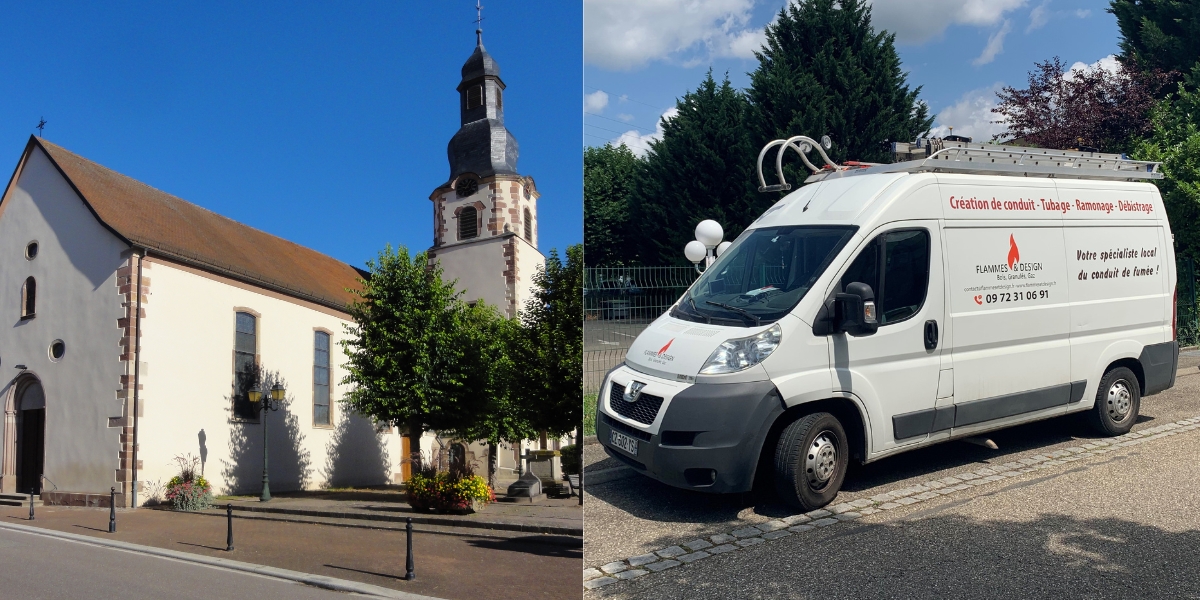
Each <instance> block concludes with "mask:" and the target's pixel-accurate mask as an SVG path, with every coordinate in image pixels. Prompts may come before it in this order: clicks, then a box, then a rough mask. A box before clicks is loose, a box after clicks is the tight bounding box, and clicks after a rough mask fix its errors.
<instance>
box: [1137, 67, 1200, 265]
mask: <svg viewBox="0 0 1200 600" xmlns="http://www.w3.org/2000/svg"><path fill="white" fill-rule="evenodd" d="M1151 120H1152V122H1153V131H1152V133H1151V135H1150V136H1149V137H1148V138H1147V139H1145V140H1144V141H1142V142H1141V143H1140V144H1139V145H1138V147H1137V149H1136V150H1135V151H1134V153H1133V156H1134V158H1137V159H1139V160H1152V161H1159V162H1162V163H1163V164H1162V171H1163V174H1164V178H1163V179H1160V180H1157V181H1155V182H1154V183H1155V184H1157V185H1158V187H1159V191H1160V192H1161V193H1162V197H1163V202H1164V203H1165V204H1166V205H1167V218H1168V219H1169V220H1170V222H1171V226H1172V227H1171V228H1172V232H1173V233H1174V235H1175V253H1176V255H1177V256H1180V257H1183V256H1189V257H1191V258H1192V259H1193V260H1196V261H1200V228H1198V227H1197V224H1198V223H1200V92H1194V91H1188V90H1187V89H1185V88H1184V86H1182V85H1181V86H1179V88H1178V90H1177V92H1176V93H1175V94H1174V95H1171V96H1168V97H1167V98H1166V99H1165V100H1164V101H1163V102H1162V103H1161V104H1160V105H1159V106H1158V107H1157V108H1156V109H1155V110H1154V113H1153V116H1152V119H1151Z"/></svg>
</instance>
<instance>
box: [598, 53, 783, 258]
mask: <svg viewBox="0 0 1200 600" xmlns="http://www.w3.org/2000/svg"><path fill="white" fill-rule="evenodd" d="M675 108H676V110H677V111H678V113H677V114H675V115H674V116H673V117H671V118H670V119H664V120H663V124H662V129H663V135H662V139H660V140H657V141H655V142H653V143H651V145H650V151H649V152H648V153H647V155H646V158H645V165H644V168H643V169H642V171H641V174H640V177H639V178H638V180H637V188H636V190H635V192H634V195H633V199H632V211H631V212H632V219H633V222H634V223H638V224H641V225H643V226H642V227H633V228H631V229H632V230H633V231H637V232H639V235H638V236H637V238H636V239H635V240H633V242H632V243H631V244H629V245H628V246H627V248H630V249H629V250H625V253H626V257H627V259H628V260H629V261H630V262H641V263H643V264H650V265H671V264H676V265H687V264H689V263H688V262H687V259H686V258H684V256H683V247H684V245H686V244H687V243H688V242H689V241H691V240H693V239H695V236H694V233H693V231H694V230H695V228H696V224H697V223H699V222H700V221H702V220H704V219H715V220H716V221H717V222H719V223H721V224H722V225H723V226H724V227H725V228H726V231H727V234H726V237H727V238H729V239H732V237H731V236H735V235H737V234H738V233H740V232H741V231H742V229H744V228H745V227H746V226H747V225H749V224H750V223H751V222H752V221H753V220H754V219H755V218H756V217H757V216H758V213H759V212H761V210H762V209H765V208H766V207H767V206H770V204H771V203H772V202H774V199H773V198H769V197H766V196H762V197H760V195H759V194H757V192H756V191H755V189H756V186H755V184H754V164H755V159H756V158H757V152H758V149H757V148H756V147H755V145H754V144H753V142H751V140H750V138H749V135H748V130H747V126H746V117H747V111H748V108H749V105H748V103H747V101H746V97H745V95H744V94H743V93H742V92H740V91H738V90H736V89H734V88H733V86H732V85H731V84H730V83H729V79H728V77H726V78H725V79H724V80H723V81H722V82H721V83H720V84H718V83H717V82H716V81H715V80H714V79H713V77H712V72H711V71H709V73H708V74H707V75H706V76H705V78H704V81H702V82H701V83H700V86H699V87H697V88H696V89H695V90H694V91H691V92H688V93H686V94H684V96H683V98H681V99H679V101H677V102H676V104H675ZM651 232H652V233H651ZM591 246H592V240H591V238H588V247H589V248H591ZM590 251H591V250H589V252H590Z"/></svg>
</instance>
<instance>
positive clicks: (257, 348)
mask: <svg viewBox="0 0 1200 600" xmlns="http://www.w3.org/2000/svg"><path fill="white" fill-rule="evenodd" d="M238 313H246V314H248V315H250V316H252V317H254V364H255V365H256V366H262V313H260V312H258V311H257V310H254V309H253V308H250V307H247V306H235V307H233V345H232V348H231V351H230V355H231V356H232V358H233V364H232V368H231V369H230V370H231V372H232V373H233V382H232V383H231V384H230V388H229V389H230V395H229V408H230V418H229V420H230V421H231V422H234V423H261V422H262V411H261V410H260V411H258V412H256V413H255V414H254V417H253V418H250V417H243V416H239V415H238V414H237V412H236V409H235V407H234V404H235V403H236V402H237V374H238V371H237V355H238V351H237V334H238V331H237V315H238Z"/></svg>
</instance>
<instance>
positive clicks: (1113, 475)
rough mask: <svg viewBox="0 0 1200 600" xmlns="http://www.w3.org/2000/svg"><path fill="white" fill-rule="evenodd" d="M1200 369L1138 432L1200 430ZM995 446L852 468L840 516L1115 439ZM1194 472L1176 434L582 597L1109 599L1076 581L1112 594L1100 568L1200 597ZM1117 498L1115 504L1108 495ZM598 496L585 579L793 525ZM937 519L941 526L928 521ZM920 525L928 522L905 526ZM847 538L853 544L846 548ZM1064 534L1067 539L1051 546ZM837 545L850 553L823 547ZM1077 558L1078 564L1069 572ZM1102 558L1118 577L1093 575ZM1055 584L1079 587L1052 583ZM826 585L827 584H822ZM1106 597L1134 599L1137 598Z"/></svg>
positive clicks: (759, 515)
mask: <svg viewBox="0 0 1200 600" xmlns="http://www.w3.org/2000/svg"><path fill="white" fill-rule="evenodd" d="M1198 363H1200V356H1198V355H1197V353H1195V352H1192V353H1189V355H1187V356H1185V357H1183V359H1181V365H1180V366H1181V369H1180V373H1179V377H1178V379H1177V383H1176V386H1175V388H1173V389H1171V390H1168V391H1166V392H1163V393H1161V394H1158V395H1155V396H1151V397H1149V398H1146V399H1145V400H1144V401H1143V404H1142V411H1141V412H1142V417H1141V418H1140V419H1139V422H1138V423H1137V424H1136V425H1135V427H1134V431H1135V432H1138V431H1146V430H1151V429H1154V428H1156V427H1159V426H1162V425H1164V424H1168V423H1171V422H1174V421H1177V420H1180V419H1186V418H1190V417H1196V416H1200V370H1197V364H1198ZM991 437H992V439H993V440H995V441H996V443H997V444H998V445H999V446H1000V449H999V450H989V449H986V448H982V447H979V446H974V445H970V444H967V443H963V442H949V443H946V444H941V445H937V446H933V447H931V448H927V449H923V450H918V451H914V452H910V453H906V454H903V455H900V456H896V457H892V458H889V459H885V460H881V461H879V462H877V463H872V464H871V465H867V466H865V467H862V468H859V469H855V470H854V471H852V473H851V474H850V476H849V477H848V478H847V481H846V484H845V487H844V489H843V492H842V493H841V494H839V496H838V498H837V499H836V500H835V503H850V502H855V501H858V502H863V503H866V504H870V502H869V499H871V498H873V497H875V498H877V497H879V495H880V494H883V493H887V492H889V491H894V490H898V489H903V488H908V487H911V486H918V485H920V484H921V483H922V482H928V481H930V480H935V479H942V478H947V477H953V476H955V475H956V474H963V473H970V472H972V471H973V470H977V469H980V468H981V467H982V468H987V467H988V466H995V465H1001V464H1013V463H1014V462H1017V461H1029V460H1030V457H1035V456H1046V455H1051V454H1054V453H1060V454H1061V453H1065V451H1066V450H1067V449H1076V448H1078V447H1079V446H1081V445H1085V444H1086V445H1091V444H1089V443H1097V444H1098V443H1102V442H1103V440H1104V438H1100V437H1098V436H1096V435H1095V434H1093V433H1092V432H1091V431H1090V430H1089V429H1088V428H1087V426H1086V425H1084V424H1082V423H1080V421H1079V419H1078V418H1075V417H1064V418H1059V419H1053V420H1050V421H1045V422H1041V423H1035V424H1030V425H1026V426H1021V427H1015V428H1011V429H1008V430H1004V431H1001V432H996V433H994V434H992V435H991ZM597 450H599V451H600V452H603V451H602V450H601V449H600V448H599V447H598V446H596V445H592V446H589V447H588V448H587V452H588V455H587V456H586V458H585V462H587V463H588V464H589V472H599V471H605V470H609V469H612V468H614V467H616V465H615V464H613V463H614V461H612V460H611V459H608V460H606V459H604V458H603V456H601V455H599V454H598V453H597V452H596V451H597ZM1197 457H1200V431H1197V432H1194V433H1193V432H1187V433H1181V434H1179V435H1178V436H1174V437H1168V438H1165V439H1162V440H1154V441H1153V442H1152V443H1147V444H1145V445H1143V446H1137V447H1136V448H1120V451H1113V452H1112V453H1111V454H1104V455H1102V456H1094V457H1088V458H1085V459H1082V460H1080V461H1079V462H1077V463H1075V462H1073V463H1071V465H1070V467H1071V468H1066V467H1056V469H1057V470H1055V471H1053V472H1047V473H1045V474H1039V473H1030V474H1023V475H1019V476H1017V477H1014V478H1012V479H1007V480H1005V481H1002V482H996V483H991V484H989V485H986V486H979V487H974V488H972V489H967V490H964V491H960V492H956V493H955V494H953V495H950V496H946V497H942V498H938V499H937V500H928V501H925V502H922V503H921V504H919V505H918V506H919V509H914V508H911V507H906V508H902V509H899V510H889V511H886V512H881V513H878V514H873V515H869V516H865V517H863V518H862V519H861V521H856V522H855V523H853V524H843V525H845V526H844V527H843V526H842V525H839V527H830V528H829V529H828V530H826V529H818V530H817V531H814V532H812V533H810V534H806V535H805V536H795V538H796V539H792V537H787V539H779V540H773V541H769V542H767V543H764V544H762V545H761V546H755V547H753V548H745V549H739V550H738V551H737V552H729V553H727V554H723V555H719V556H712V557H709V558H705V559H704V560H702V561H698V562H696V563H695V564H684V565H680V566H678V567H674V568H672V569H671V570H670V571H664V572H662V573H649V574H648V575H646V576H644V577H641V576H639V577H638V578H637V579H635V580H633V581H622V582H620V583H616V584H613V585H610V586H605V587H603V588H599V589H595V590H590V591H588V592H587V596H588V597H592V596H596V597H600V596H604V597H609V596H612V597H619V598H624V597H630V598H633V597H638V598H641V597H648V598H682V597H687V598H695V597H748V598H753V597H763V598H774V597H797V598H803V597H808V596H810V595H811V596H816V595H822V596H833V597H855V596H857V597H924V596H929V595H931V594H936V595H948V596H984V597H987V596H995V595H996V594H997V593H999V590H1004V589H1007V587H1006V586H1016V587H1013V589H1014V590H1018V591H1016V592H1014V593H1013V594H1007V593H1005V594H1003V595H1005V596H1011V597H1026V596H1029V597H1036V596H1040V595H1043V591H1045V593H1046V594H1049V593H1050V592H1051V591H1056V593H1067V594H1068V595H1072V594H1074V597H1079V596H1084V597H1108V596H1109V592H1108V591H1107V589H1108V588H1104V587H1086V586H1083V584H1082V583H1080V582H1081V581H1083V580H1084V579H1086V578H1085V577H1084V575H1085V574H1089V573H1091V575H1092V576H1094V577H1099V578H1100V579H1101V580H1105V581H1107V580H1106V579H1104V577H1109V576H1108V575H1105V576H1104V577H1100V576H1099V575H1095V573H1109V572H1110V571H1108V570H1105V569H1109V568H1110V567H1111V569H1115V571H1111V572H1113V573H1126V574H1127V575H1130V573H1132V571H1131V570H1136V571H1137V573H1136V574H1134V575H1130V576H1127V577H1126V578H1125V580H1128V581H1132V582H1137V583H1139V584H1141V585H1149V584H1151V583H1155V584H1157V585H1161V586H1166V587H1164V588H1163V589H1164V590H1170V593H1169V594H1164V595H1166V596H1173V597H1188V594H1192V593H1196V594H1197V596H1196V597H1200V590H1196V591H1193V589H1192V588H1189V587H1187V586H1188V582H1190V581H1191V580H1193V579H1196V580H1200V576H1194V575H1192V573H1196V572H1200V569H1196V567H1197V566H1200V565H1198V564H1197V563H1196V562H1194V561H1195V560H1198V559H1193V558H1190V557H1191V556H1194V555H1196V553H1195V552H1194V551H1192V548H1194V547H1196V542H1198V541H1200V539H1195V538H1194V537H1193V536H1197V535H1200V534H1198V533H1197V531H1200V511H1198V510H1196V509H1197V508H1198V507H1197V503H1196V496H1195V494H1196V492H1195V491H1194V489H1193V488H1194V487H1195V486H1194V484H1192V483H1191V482H1194V481H1198V480H1200V479H1198V478H1197V475H1198V474H1200V473H1197V472H1195V471H1194V469H1195V468H1196V467H1195V465H1194V464H1193V463H1195V459H1196V458H1197ZM1081 468H1082V469H1083V470H1080V469H1081ZM609 473H610V474H611V471H609ZM1106 491H1110V492H1112V493H1110V494H1107V495H1106V494H1105V492H1106ZM587 492H588V493H589V495H590V497H589V498H587V502H586V505H585V510H586V513H585V519H586V521H587V528H586V531H585V566H587V567H600V566H602V565H605V564H606V563H609V562H610V561H620V560H622V559H628V558H629V557H635V556H639V555H644V554H646V553H650V552H654V551H661V550H662V549H665V548H671V547H673V545H679V544H685V543H686V542H687V541H689V540H695V539H697V538H705V537H707V536H712V535H719V534H724V533H729V532H731V531H733V530H736V529H737V528H739V527H740V528H745V527H748V526H754V525H763V524H768V523H770V522H772V521H775V522H777V520H778V519H781V518H784V517H786V516H788V515H791V514H792V513H793V512H794V511H791V510H789V509H787V508H786V507H783V506H781V505H779V504H778V503H776V502H775V501H774V499H773V498H772V497H771V495H770V493H769V492H762V493H749V494H745V495H740V496H713V495H707V494H699V493H694V492H688V491H684V490H677V489H674V488H669V487H667V486H663V485H661V484H658V483H657V482H654V481H653V480H650V479H647V478H645V477H642V476H640V475H636V474H632V476H627V477H624V478H618V479H615V480H612V481H609V482H608V483H603V484H591V485H589V486H588V488H587ZM931 510H936V511H937V512H936V514H930V513H929V512H928V511H931ZM864 512H866V511H864ZM917 512H920V513H921V514H922V515H926V516H922V517H920V518H913V517H911V516H909V515H908V514H907V513H913V514H915V513H917ZM997 519H999V520H997ZM1004 519H1007V520H1004ZM860 523H861V524H860ZM864 527H866V529H863V528H864ZM850 530H854V531H855V533H853V534H851V533H848V532H849V531H850ZM859 530H862V531H859ZM1054 532H1059V533H1061V535H1059V534H1058V533H1055V534H1054V535H1050V534H1051V533H1054ZM1064 536H1065V537H1064ZM826 537H828V538H829V539H830V540H842V541H840V542H837V543H834V542H832V541H830V542H829V543H828V545H826V546H822V544H824V543H825V542H824V541H823V540H825V539H826ZM800 538H803V539H800ZM1110 538H1111V539H1110ZM793 546H794V547H793ZM1172 549H1174V552H1175V553H1181V552H1183V551H1184V550H1186V553H1187V554H1188V556H1189V558H1187V559H1186V560H1184V559H1180V558H1178V557H1175V556H1172ZM1068 555H1070V556H1071V557H1073V558H1070V560H1067V558H1062V557H1066V556H1068ZM1139 556H1141V557H1148V558H1147V559H1146V560H1150V558H1153V559H1154V560H1157V561H1158V563H1159V564H1161V565H1163V566H1162V567H1161V568H1160V567H1154V568H1151V567H1150V566H1148V565H1147V564H1144V561H1142V560H1141V559H1140V558H1137V557H1139ZM910 557H911V561H909V558H910ZM1055 557H1058V558H1055ZM1097 557H1104V558H1105V560H1107V561H1109V562H1096V561H1098V560H1099V558H1097ZM1060 559H1061V560H1060ZM1056 560H1058V561H1059V562H1061V563H1063V564H1065V565H1067V566H1068V568H1063V567H1062V566H1061V565H1059V564H1058V563H1057V562H1055V561H1056ZM1089 561H1090V562H1089ZM910 562H911V564H910ZM989 565H996V568H992V567H990V566H989ZM1039 565H1041V566H1039ZM1071 565H1090V566H1087V567H1086V568H1085V567H1084V566H1071ZM1104 565H1108V566H1104ZM1043 566H1045V567H1046V569H1050V567H1053V568H1054V569H1058V572H1061V573H1062V575H1061V576H1059V575H1054V576H1051V575H1050V570H1042V571H1039V570H1038V569H1042V568H1043ZM1168 567H1169V568H1168ZM1089 569H1091V571H1089ZM1170 569H1178V570H1179V571H1178V573H1188V576H1187V577H1185V578H1184V579H1183V580H1180V579H1179V578H1178V577H1175V578H1173V577H1172V574H1173V573H1176V571H1172V570H1170ZM1051 570H1052V569H1051ZM1189 570H1190V571H1189ZM1093 571H1094V573H1093ZM1026 572H1028V573H1030V574H1032V575H1033V576H1034V577H1033V578H1032V579H1030V578H1029V577H1027V576H1026V575H1025V574H1023V573H1026ZM1039 573H1040V575H1039ZM1072 577H1075V579H1072ZM1043 579H1045V580H1046V581H1042V580H1043ZM1059 579H1062V580H1063V581H1065V582H1071V581H1074V583H1071V584H1069V585H1068V584H1065V583H1064V584H1063V585H1062V586H1060V585H1059V584H1058V583H1053V582H1057V581H1059ZM1118 580H1120V579H1119V578H1118ZM817 581H819V582H820V584H819V585H816V584H814V583H813V582H817ZM889 581H890V582H891V583H887V582H889ZM841 582H845V585H843V584H842V583H841ZM1110 583H1112V582H1110ZM1113 585H1115V584H1113ZM872 586H875V587H872ZM1029 586H1033V587H1029ZM1113 589H1118V588H1113ZM1149 589H1151V590H1157V588H1153V587H1152V588H1149ZM1085 590H1086V591H1085ZM943 592H944V593H943ZM1111 597H1130V594H1128V590H1126V591H1125V592H1122V593H1114V594H1113V595H1111Z"/></svg>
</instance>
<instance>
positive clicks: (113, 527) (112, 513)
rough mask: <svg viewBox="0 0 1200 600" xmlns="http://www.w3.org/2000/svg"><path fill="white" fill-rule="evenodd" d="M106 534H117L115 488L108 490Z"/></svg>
mask: <svg viewBox="0 0 1200 600" xmlns="http://www.w3.org/2000/svg"><path fill="white" fill-rule="evenodd" d="M108 489H109V490H110V491H109V493H108V532H109V533H116V532H117V488H115V487H114V488H108Z"/></svg>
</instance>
